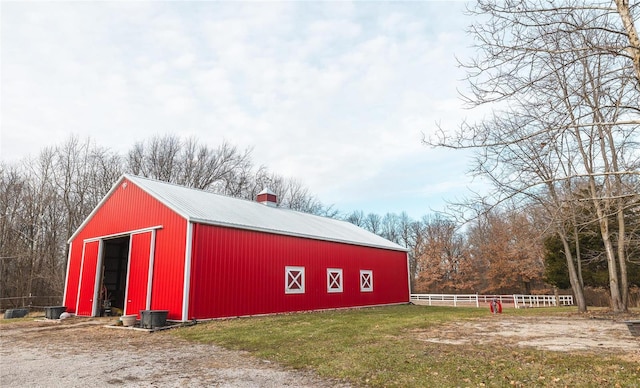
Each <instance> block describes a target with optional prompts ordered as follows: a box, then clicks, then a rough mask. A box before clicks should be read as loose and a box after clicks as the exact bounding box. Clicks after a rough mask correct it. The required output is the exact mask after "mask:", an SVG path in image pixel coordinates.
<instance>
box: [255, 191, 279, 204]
mask: <svg viewBox="0 0 640 388" xmlns="http://www.w3.org/2000/svg"><path fill="white" fill-rule="evenodd" d="M256 201H258V202H260V203H261V204H263V205H267V206H271V207H276V206H278V198H277V197H276V194H275V193H274V192H273V191H271V190H269V189H267V188H265V189H264V190H262V191H261V192H259V193H258V196H257V198H256Z"/></svg>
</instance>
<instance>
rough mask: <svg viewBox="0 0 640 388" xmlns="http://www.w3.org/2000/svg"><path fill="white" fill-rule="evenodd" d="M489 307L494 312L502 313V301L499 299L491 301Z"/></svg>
mask: <svg viewBox="0 0 640 388" xmlns="http://www.w3.org/2000/svg"><path fill="white" fill-rule="evenodd" d="M489 309H490V310H491V313H492V314H502V303H500V301H499V300H496V301H492V302H491V303H489Z"/></svg>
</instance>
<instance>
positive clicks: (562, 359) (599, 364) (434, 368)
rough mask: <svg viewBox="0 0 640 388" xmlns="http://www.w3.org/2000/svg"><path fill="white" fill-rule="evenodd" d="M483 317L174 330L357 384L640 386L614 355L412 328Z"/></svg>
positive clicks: (423, 310) (382, 316) (429, 314)
mask: <svg viewBox="0 0 640 388" xmlns="http://www.w3.org/2000/svg"><path fill="white" fill-rule="evenodd" d="M570 311H571V312H572V311H574V309H571V310H569V309H568V308H545V309H526V310H514V309H509V310H505V315H535V314H540V315H545V316H549V315H553V314H559V315H563V316H567V315H568V314H569V312H570ZM480 317H487V312H486V311H485V309H477V308H460V307H459V308H451V307H426V306H412V305H404V306H392V307H380V308H366V309H355V310H340V311H326V312H314V313H299V314H289V315H275V316H267V317H255V318H239V319H231V320H222V321H212V322H209V323H204V324H199V325H196V326H193V327H190V328H187V329H183V330H178V331H176V332H175V334H176V335H179V336H181V337H184V338H187V339H190V340H195V341H201V342H206V343H215V344H218V345H221V346H224V347H227V348H230V349H240V350H246V351H248V352H250V353H252V354H253V355H255V356H256V357H259V358H263V359H267V360H272V361H276V362H278V363H280V364H282V365H285V366H288V367H292V368H300V369H304V368H308V369H312V370H314V371H316V372H317V373H318V374H319V375H321V376H324V377H328V378H334V379H340V380H343V381H347V382H349V383H351V384H354V385H356V386H374V387H389V386H401V387H418V386H421V387H431V386H447V387H451V386H461V387H474V386H527V387H529V386H559V387H564V386H569V387H574V386H581V387H585V386H594V387H600V386H611V387H617V386H620V387H638V386H640V365H638V364H636V363H632V362H629V361H625V360H624V359H622V358H619V357H617V356H612V355H597V354H589V353H565V352H552V351H543V350H536V349H533V348H522V347H516V346H504V345H501V344H495V345H492V344H483V345H473V344H465V345H450V344H438V343H430V342H424V341H418V340H416V332H419V331H421V330H426V329H429V328H430V327H432V326H434V325H442V324H446V323H447V322H452V321H454V320H458V321H460V320H474V319H478V318H480Z"/></svg>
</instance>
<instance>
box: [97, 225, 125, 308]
mask: <svg viewBox="0 0 640 388" xmlns="http://www.w3.org/2000/svg"><path fill="white" fill-rule="evenodd" d="M129 239H130V237H129V236H125V237H119V238H113V239H109V240H104V250H103V252H104V254H103V260H102V287H101V288H100V315H116V314H122V311H123V310H124V298H125V289H126V286H127V262H128V257H129Z"/></svg>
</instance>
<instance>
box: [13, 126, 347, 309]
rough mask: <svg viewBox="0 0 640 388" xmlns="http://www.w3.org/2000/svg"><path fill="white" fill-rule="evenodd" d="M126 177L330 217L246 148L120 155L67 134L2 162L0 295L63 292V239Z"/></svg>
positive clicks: (155, 141) (172, 148)
mask: <svg viewBox="0 0 640 388" xmlns="http://www.w3.org/2000/svg"><path fill="white" fill-rule="evenodd" d="M123 173H132V174H135V175H139V176H144V177H149V178H154V179H158V180H162V181H166V182H172V183H177V184H181V185H185V186H188V187H193V188H197V189H201V190H206V191H211V192H215V193H220V194H225V195H230V196H234V197H239V198H245V199H250V200H254V199H255V197H256V195H257V193H258V192H260V191H261V190H262V189H263V188H265V187H269V188H270V189H271V190H272V191H274V192H275V193H276V194H277V195H278V199H279V205H280V206H281V207H285V208H290V209H294V210H299V211H303V212H308V213H313V214H318V215H327V216H335V215H336V214H337V212H336V211H335V210H333V209H332V208H331V207H327V206H325V205H323V204H322V203H321V202H320V201H319V200H318V199H317V198H316V197H315V196H314V195H312V194H311V193H310V191H309V189H308V188H307V187H306V186H304V185H303V184H302V183H301V182H299V181H297V180H295V179H291V178H286V177H283V176H281V175H279V174H277V173H274V172H271V171H269V170H268V169H267V168H266V167H264V166H261V165H255V164H254V162H253V160H252V158H251V150H249V149H245V150H240V149H238V148H237V147H236V146H233V145H231V144H229V143H227V142H223V143H222V144H220V145H218V146H217V147H210V146H208V145H205V144H202V143H200V142H199V141H198V140H196V139H181V138H179V137H177V136H173V135H167V136H159V137H153V138H150V139H148V140H145V141H142V142H139V143H136V144H134V145H133V147H132V148H131V149H130V150H129V151H128V152H127V153H126V154H124V155H121V154H118V153H115V152H113V151H111V150H110V149H108V148H104V147H100V146H98V145H96V144H95V143H94V142H93V141H92V140H91V139H84V140H82V139H80V138H78V137H75V136H74V137H71V138H69V139H68V140H67V141H66V142H64V143H62V144H60V145H56V146H52V147H47V148H45V149H43V150H41V151H40V153H39V154H38V155H36V156H35V157H29V158H27V159H25V160H23V161H21V162H18V163H6V162H0V298H7V297H16V296H29V295H38V296H49V295H51V296H57V295H62V292H63V288H64V278H65V271H66V259H67V253H68V246H67V239H68V238H69V237H70V236H71V234H72V233H73V232H74V231H75V230H76V229H77V228H78V226H79V225H80V224H81V223H82V221H84V219H85V218H86V217H87V216H88V215H89V213H90V212H91V211H92V210H93V209H94V208H95V206H96V205H97V204H98V203H99V201H100V200H101V199H102V198H103V197H104V196H105V195H106V194H107V192H108V191H109V189H110V188H111V186H112V185H113V184H114V183H115V182H116V180H117V179H118V178H119V177H120V176H121V175H122V174H123Z"/></svg>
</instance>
